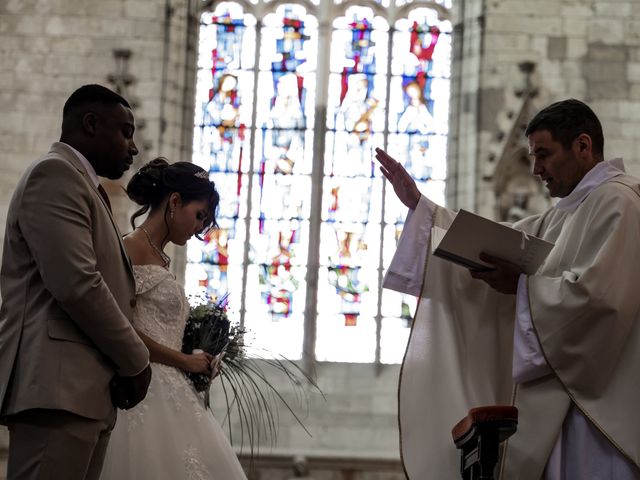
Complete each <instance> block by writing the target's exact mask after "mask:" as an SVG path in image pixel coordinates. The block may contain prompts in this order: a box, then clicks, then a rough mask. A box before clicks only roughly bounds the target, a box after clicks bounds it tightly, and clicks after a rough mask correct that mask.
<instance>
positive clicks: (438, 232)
mask: <svg viewBox="0 0 640 480" xmlns="http://www.w3.org/2000/svg"><path fill="white" fill-rule="evenodd" d="M431 248H432V252H433V254H434V255H436V256H438V257H440V258H444V259H446V260H450V261H452V262H454V263H457V264H459V265H462V266H463V267H466V268H470V269H472V270H490V269H491V268H492V266H491V265H490V264H488V263H486V262H483V261H482V260H480V253H482V252H484V253H486V254H488V255H491V256H493V257H497V258H502V259H504V260H507V261H509V262H511V263H514V264H516V265H518V266H519V267H520V268H522V270H523V271H524V273H526V274H528V275H531V274H533V273H535V272H536V271H537V270H538V268H539V267H540V265H541V264H542V262H544V260H545V258H547V255H548V254H549V252H550V251H551V249H552V248H553V243H549V242H547V241H546V240H542V239H541V238H538V237H534V236H533V235H528V234H526V233H524V232H521V231H520V230H516V229H514V228H511V227H509V226H507V225H503V224H501V223H498V222H494V221H493V220H489V219H488V218H484V217H481V216H480V215H476V214H474V213H471V212H468V211H466V210H460V211H459V212H458V215H456V218H455V219H454V220H453V223H452V224H451V226H450V227H449V228H448V229H447V230H445V229H443V228H440V227H435V226H434V227H433V228H432V230H431Z"/></svg>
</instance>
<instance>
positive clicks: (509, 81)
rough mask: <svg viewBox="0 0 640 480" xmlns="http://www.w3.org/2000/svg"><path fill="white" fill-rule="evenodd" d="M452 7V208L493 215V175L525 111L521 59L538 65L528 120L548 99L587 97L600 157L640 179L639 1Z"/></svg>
mask: <svg viewBox="0 0 640 480" xmlns="http://www.w3.org/2000/svg"><path fill="white" fill-rule="evenodd" d="M457 7H458V11H460V12H462V13H461V14H462V16H461V18H460V19H459V20H458V22H457V27H456V29H457V30H456V31H457V32H459V34H458V35H457V36H456V37H455V38H454V42H456V43H457V44H458V45H460V43H462V44H463V46H464V48H463V51H462V52H460V53H461V55H458V58H457V59H456V64H457V65H459V67H458V70H459V72H460V73H461V74H462V75H461V77H460V78H459V79H456V82H460V83H459V84H458V86H457V88H456V87H455V86H454V88H453V89H452V91H453V100H455V101H456V102H457V103H456V104H453V105H452V107H453V108H452V112H453V113H452V119H451V123H452V128H455V126H457V125H460V126H462V127H464V129H459V136H458V137H456V138H452V139H451V140H452V142H451V143H450V146H449V151H450V156H449V163H450V171H452V172H457V175H456V176H455V178H453V179H451V180H450V182H449V184H448V189H449V190H448V200H449V205H450V206H452V207H454V208H467V209H472V210H476V211H479V212H480V213H482V214H484V215H487V216H495V214H496V208H495V199H496V195H495V188H494V187H495V184H494V181H495V177H494V173H495V171H494V170H495V168H496V163H497V159H498V158H499V157H500V154H501V153H502V152H503V151H504V148H505V146H506V145H505V143H506V141H507V140H508V138H509V133H510V131H511V130H512V128H513V127H514V122H515V120H516V118H517V114H518V113H519V112H520V109H521V106H522V101H523V99H522V98H520V97H518V96H517V95H516V91H518V90H522V88H523V85H524V82H525V76H524V74H523V72H522V71H521V70H520V68H519V64H521V63H522V62H532V63H533V64H535V70H534V71H533V73H532V74H531V81H532V83H533V86H534V87H535V88H537V89H538V95H537V96H536V97H535V98H534V99H533V100H532V102H531V109H530V113H529V115H528V116H527V118H526V119H525V120H527V119H528V118H529V117H530V115H532V114H533V113H535V111H537V110H539V109H540V108H542V107H544V106H545V105H547V104H549V103H551V102H553V101H556V100H561V99H565V98H569V97H574V98H578V99H580V100H583V101H585V102H587V103H588V104H590V105H591V106H592V108H593V109H594V111H595V112H596V114H597V115H598V116H599V117H600V119H601V121H602V123H603V127H604V130H605V157H607V156H609V157H614V156H622V157H623V158H624V159H625V161H626V164H627V167H628V170H629V171H630V172H631V173H634V174H638V173H640V137H639V136H638V134H637V132H638V131H640V129H639V127H640V63H639V62H640V34H639V33H638V32H640V28H639V27H640V4H639V3H638V2H635V1H619V0H614V1H603V0H571V1H557V0H540V1H536V2H531V1H527V0H460V1H459V2H458V3H457ZM478 30H480V31H478ZM455 73H456V71H455V70H454V74H455ZM456 105H459V106H458V107H457V110H454V109H455V108H456ZM462 127H460V128H462ZM516 129H517V126H516ZM524 146H526V141H524Z"/></svg>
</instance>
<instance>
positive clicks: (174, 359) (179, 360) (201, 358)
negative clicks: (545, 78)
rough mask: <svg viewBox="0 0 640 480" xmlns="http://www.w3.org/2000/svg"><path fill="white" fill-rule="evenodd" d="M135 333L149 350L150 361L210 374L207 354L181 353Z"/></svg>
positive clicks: (187, 370)
mask: <svg viewBox="0 0 640 480" xmlns="http://www.w3.org/2000/svg"><path fill="white" fill-rule="evenodd" d="M136 332H137V333H138V335H139V336H140V338H141V339H142V341H143V342H144V344H145V345H146V346H147V348H148V349H149V358H150V361H152V362H155V363H162V364H164V365H169V366H170V367H176V368H179V369H180V370H183V371H185V372H192V373H204V374H210V373H211V361H212V360H213V356H212V355H211V354H209V353H206V352H202V353H193V354H188V353H182V352H179V351H178V350H174V349H173V348H169V347H167V346H165V345H162V344H160V343H158V342H156V341H155V340H152V339H151V338H150V337H148V336H147V335H145V334H144V333H142V332H141V331H140V330H138V329H136Z"/></svg>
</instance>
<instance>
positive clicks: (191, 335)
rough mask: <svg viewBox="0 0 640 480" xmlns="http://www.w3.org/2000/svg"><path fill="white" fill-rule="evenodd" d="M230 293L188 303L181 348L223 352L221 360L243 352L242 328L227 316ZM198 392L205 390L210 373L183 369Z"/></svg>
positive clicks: (235, 356) (195, 350)
mask: <svg viewBox="0 0 640 480" xmlns="http://www.w3.org/2000/svg"><path fill="white" fill-rule="evenodd" d="M228 304H229V295H228V294H227V295H224V296H223V297H222V298H221V299H220V300H218V301H217V302H211V301H208V302H205V303H201V304H200V305H196V306H195V307H191V309H190V311H189V318H188V319H187V324H186V326H185V328H184V336H183V338H182V351H183V352H184V353H195V352H198V351H201V352H207V353H210V354H211V355H213V356H214V357H215V356H216V355H219V354H221V353H224V355H223V357H222V362H223V363H229V362H232V361H233V360H236V359H237V358H238V356H240V355H243V353H244V351H243V347H244V344H243V338H244V330H243V329H241V328H240V327H238V326H237V325H232V324H231V322H230V321H229V318H228V317H227V306H228ZM186 375H187V377H188V378H189V380H191V382H192V383H193V386H194V388H195V389H196V391H198V392H207V391H208V390H209V387H210V386H211V380H212V378H211V376H210V375H206V374H204V373H192V372H188V373H186Z"/></svg>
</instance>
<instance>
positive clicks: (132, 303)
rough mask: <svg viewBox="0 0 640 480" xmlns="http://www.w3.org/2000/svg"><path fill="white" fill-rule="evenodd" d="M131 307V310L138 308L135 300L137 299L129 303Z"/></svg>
mask: <svg viewBox="0 0 640 480" xmlns="http://www.w3.org/2000/svg"><path fill="white" fill-rule="evenodd" d="M129 305H131V308H135V307H136V299H135V298H132V299H131V300H130V301H129Z"/></svg>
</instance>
